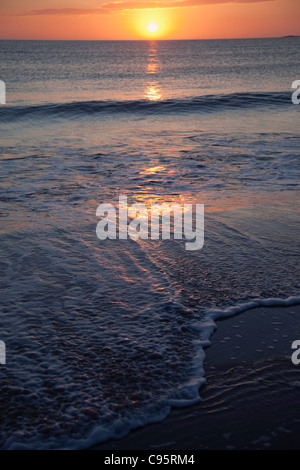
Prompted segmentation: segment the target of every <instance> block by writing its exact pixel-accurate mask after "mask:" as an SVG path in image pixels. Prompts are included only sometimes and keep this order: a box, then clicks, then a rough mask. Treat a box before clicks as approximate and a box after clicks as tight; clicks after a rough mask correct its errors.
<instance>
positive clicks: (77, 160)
mask: <svg viewBox="0 0 300 470" xmlns="http://www.w3.org/2000/svg"><path fill="white" fill-rule="evenodd" d="M299 48H300V38H297V37H295V38H293V37H290V38H274V39H272V38H269V39H233V40H193V41H189V40H186V41H20V40H9V41H8V40H7V41H4V40H2V41H0V80H3V81H4V82H5V85H6V104H2V105H0V129H1V131H0V132H1V134H0V135H1V140H0V161H1V163H0V165H1V166H0V181H1V188H0V217H1V218H0V220H1V224H0V234H1V243H0V252H1V257H0V276H1V279H0V299H1V300H0V306H1V316H0V340H1V341H3V342H4V343H5V345H6V364H2V365H0V384H1V388H0V415H1V419H0V423H1V424H0V447H1V448H4V449H85V448H89V447H91V446H92V445H94V444H96V443H99V442H104V441H106V440H108V439H111V438H115V439H116V438H117V439H119V438H122V437H123V436H125V435H126V434H128V433H129V432H130V430H132V429H135V428H137V427H140V426H145V425H147V424H149V423H154V422H158V421H162V420H164V419H165V418H166V416H168V414H169V413H170V410H171V409H172V408H173V407H180V406H188V405H189V404H194V403H197V402H198V401H199V400H201V388H200V387H201V385H202V384H203V383H204V382H205V370H204V368H203V361H204V357H205V352H204V349H205V347H206V346H208V345H209V340H210V336H211V333H212V331H213V330H214V328H215V320H217V319H218V318H223V317H226V316H229V315H232V314H236V313H238V312H242V311H245V310H249V309H251V308H253V307H255V306H272V305H275V306H276V305H278V306H284V305H287V306H288V305H294V304H296V303H299V302H300V272H299V266H300V263H299V230H300V225H299V222H300V220H299V219H300V217H299V181H300V178H299V156H300V152H299V149H300V131H299V125H300V114H299V113H300V106H297V105H295V104H293V102H292V94H293V92H294V91H295V90H293V88H292V84H293V82H294V81H295V80H297V79H298V80H300V68H299V59H298V58H299ZM121 195H122V196H126V197H127V198H128V204H136V203H137V204H144V205H146V206H147V207H149V206H150V205H151V204H154V203H155V204H163V203H167V204H173V203H174V204H176V203H177V204H182V205H183V204H192V205H195V204H204V208H205V211H204V214H205V215H204V220H205V223H204V246H203V248H201V249H199V250H194V251H188V250H186V249H185V243H184V240H183V239H182V240H180V239H174V238H172V237H171V239H162V238H160V239H159V240H151V239H148V240H142V239H136V240H134V239H131V238H128V239H127V240H120V239H118V238H117V239H106V240H100V239H99V238H98V237H97V234H96V227H97V223H98V222H99V217H97V215H96V211H97V207H98V206H99V205H100V204H111V205H113V206H114V207H117V205H118V201H119V197H120V196H121ZM248 314H249V315H251V310H249V312H248ZM298 325H299V322H298ZM296 328H297V326H296V325H295V335H296V331H297V330H296ZM298 330H299V326H298ZM298 332H299V333H300V331H298ZM262 334H264V333H263V332H262ZM294 339H299V338H297V337H295V338H294ZM237 386H238V385H237ZM199 388H200V392H199ZM187 445H188V444H187Z"/></svg>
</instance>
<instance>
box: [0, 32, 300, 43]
mask: <svg viewBox="0 0 300 470" xmlns="http://www.w3.org/2000/svg"><path fill="white" fill-rule="evenodd" d="M299 37H300V35H297V34H287V35H283V36H253V37H252V36H249V37H232V38H186V39H182V38H181V39H179V38H177V39H163V38H161V39H159V38H152V39H151V38H145V39H142V38H140V39H36V38H35V39H33V38H26V39H25V38H0V41H78V42H80V41H82V42H83V41H88V42H99V41H103V42H112V41H120V42H125V41H231V40H234V39H238V40H243V39H245V40H246V39H288V38H299Z"/></svg>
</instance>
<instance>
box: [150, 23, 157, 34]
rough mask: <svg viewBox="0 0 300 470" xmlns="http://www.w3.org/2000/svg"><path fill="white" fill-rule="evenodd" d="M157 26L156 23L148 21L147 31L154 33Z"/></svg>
mask: <svg viewBox="0 0 300 470" xmlns="http://www.w3.org/2000/svg"><path fill="white" fill-rule="evenodd" d="M157 28H158V26H157V24H155V23H150V24H148V31H149V32H150V33H156V31H157Z"/></svg>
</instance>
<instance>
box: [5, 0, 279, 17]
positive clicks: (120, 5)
mask: <svg viewBox="0 0 300 470" xmlns="http://www.w3.org/2000/svg"><path fill="white" fill-rule="evenodd" d="M273 1H275V0H154V1H146V2H139V1H136V0H134V1H130V0H129V1H128V0H127V1H126V0H125V1H113V2H108V3H103V4H102V5H101V7H100V8H48V9H42V10H29V11H26V12H23V13H18V14H16V15H13V16H37V15H39V16H46V15H67V16H68V15H73V16H81V15H95V14H104V13H116V12H120V11H128V10H150V9H156V8H164V9H165V8H187V7H198V6H201V5H219V4H226V3H227V4H229V3H231V4H232V3H235V4H238V3H263V2H273Z"/></svg>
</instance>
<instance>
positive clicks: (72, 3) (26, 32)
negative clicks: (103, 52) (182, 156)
mask: <svg viewBox="0 0 300 470" xmlns="http://www.w3.org/2000/svg"><path fill="white" fill-rule="evenodd" d="M0 1H1V3H0V38H1V39H96V40H97V39H148V38H155V39H202V38H203V39H206V38H207V39H210V38H242V37H274V36H284V35H290V34H293V35H300V21H299V7H300V0H149V1H142V0H118V1H114V0H107V1H103V0H102V1H101V0H100V1H99V0H44V1H41V0H26V1H25V0H0ZM149 23H156V24H157V26H158V29H157V32H156V33H149V31H148V30H147V26H148V24H149Z"/></svg>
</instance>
